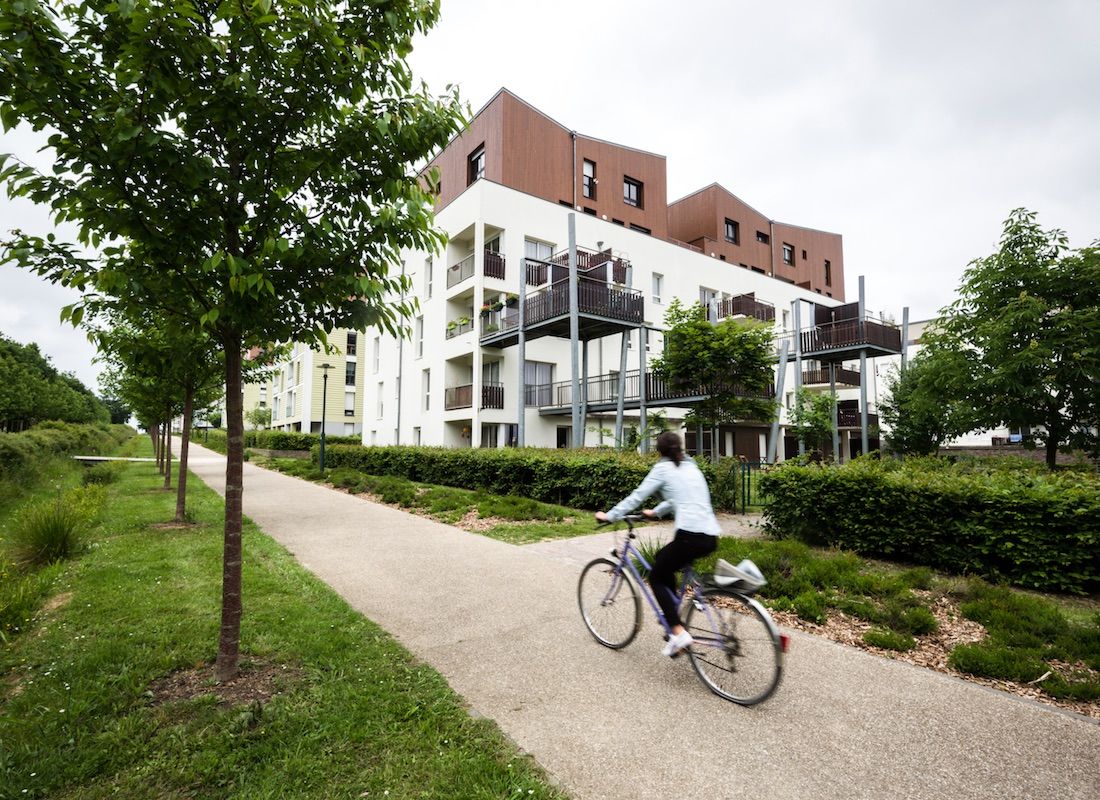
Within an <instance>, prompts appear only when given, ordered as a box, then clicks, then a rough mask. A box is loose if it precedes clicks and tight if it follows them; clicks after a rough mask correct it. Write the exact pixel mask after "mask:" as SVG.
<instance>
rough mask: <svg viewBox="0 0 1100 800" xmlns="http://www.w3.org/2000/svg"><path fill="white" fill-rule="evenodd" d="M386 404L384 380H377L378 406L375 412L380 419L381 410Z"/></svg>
mask: <svg viewBox="0 0 1100 800" xmlns="http://www.w3.org/2000/svg"><path fill="white" fill-rule="evenodd" d="M385 404H386V382H385V381H378V408H377V409H376V414H377V416H378V419H382V412H383V410H384V409H385Z"/></svg>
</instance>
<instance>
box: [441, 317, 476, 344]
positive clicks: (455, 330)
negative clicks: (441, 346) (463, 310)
mask: <svg viewBox="0 0 1100 800" xmlns="http://www.w3.org/2000/svg"><path fill="white" fill-rule="evenodd" d="M473 329H474V321H473V320H472V319H470V318H469V317H459V318H458V319H452V320H451V321H450V322H448V323H447V338H448V339H453V338H455V337H456V336H461V335H462V334H464V333H469V332H470V331H472V330H473Z"/></svg>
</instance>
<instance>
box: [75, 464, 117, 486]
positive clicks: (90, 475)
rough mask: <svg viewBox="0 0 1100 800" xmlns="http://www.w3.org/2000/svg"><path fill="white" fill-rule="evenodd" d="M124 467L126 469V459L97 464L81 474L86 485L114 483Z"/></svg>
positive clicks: (82, 481)
mask: <svg viewBox="0 0 1100 800" xmlns="http://www.w3.org/2000/svg"><path fill="white" fill-rule="evenodd" d="M124 469H126V462H125V461H111V462H106V463H103V464H95V465H94V466H91V467H88V468H87V469H86V470H84V474H83V475H82V476H81V483H83V484H84V485H85V486H91V485H93V484H100V485H106V484H109V483H114V482H115V481H117V480H118V479H119V476H120V475H121V474H122V471H123V470H124Z"/></svg>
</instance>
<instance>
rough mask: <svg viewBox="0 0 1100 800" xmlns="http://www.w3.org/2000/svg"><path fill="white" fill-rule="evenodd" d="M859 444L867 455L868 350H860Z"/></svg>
mask: <svg viewBox="0 0 1100 800" xmlns="http://www.w3.org/2000/svg"><path fill="white" fill-rule="evenodd" d="M859 445H860V452H861V453H862V454H863V455H867V450H868V441H867V351H866V350H860V351H859Z"/></svg>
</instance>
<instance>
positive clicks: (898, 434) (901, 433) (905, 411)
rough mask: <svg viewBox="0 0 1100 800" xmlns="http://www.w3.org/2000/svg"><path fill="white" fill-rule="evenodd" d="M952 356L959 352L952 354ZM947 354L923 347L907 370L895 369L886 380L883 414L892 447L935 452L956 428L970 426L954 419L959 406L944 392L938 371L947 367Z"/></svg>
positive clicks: (909, 451)
mask: <svg viewBox="0 0 1100 800" xmlns="http://www.w3.org/2000/svg"><path fill="white" fill-rule="evenodd" d="M949 357H950V358H955V357H957V354H955V353H951V354H949ZM943 358H944V356H943V354H942V353H937V351H934V350H922V351H920V352H919V353H917V355H916V356H915V357H914V358H913V359H912V360H911V361H910V362H909V364H908V366H907V368H906V370H905V372H899V371H897V370H896V369H892V370H891V372H890V374H889V375H888V376H887V379H886V396H885V397H884V398H883V399H882V400H881V401H880V402H879V414H880V415H881V418H882V422H883V423H884V424H885V427H886V428H887V429H888V430H889V434H888V437H887V441H888V443H889V449H890V450H891V451H892V452H895V453H901V454H903V455H919V456H927V455H935V454H936V452H937V451H938V450H939V448H940V446H941V445H942V444H943V443H944V441H946V440H947V439H948V438H949V436H950V435H951V432H952V431H956V430H958V429H960V428H964V429H966V428H968V427H969V417H966V418H965V419H966V421H961V422H960V421H959V420H957V419H954V418H953V415H954V416H955V417H957V416H958V415H959V414H960V413H965V412H960V411H958V410H956V406H957V405H958V404H957V403H955V402H952V401H951V400H949V399H948V398H946V397H945V396H944V394H943V393H942V392H940V391H939V390H938V389H937V388H936V385H935V379H934V377H933V376H934V374H935V373H936V372H937V371H939V370H941V369H943V368H944V367H943V366H942V364H941V362H942V361H943Z"/></svg>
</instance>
